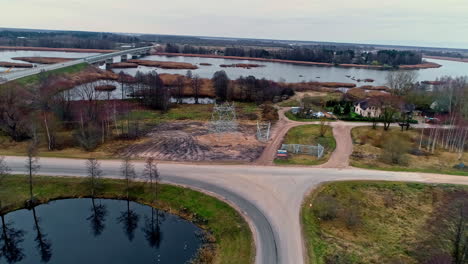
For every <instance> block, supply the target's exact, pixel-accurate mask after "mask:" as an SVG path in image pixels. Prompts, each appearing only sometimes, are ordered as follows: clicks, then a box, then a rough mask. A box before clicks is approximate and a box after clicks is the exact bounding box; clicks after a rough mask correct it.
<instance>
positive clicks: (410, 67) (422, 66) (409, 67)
mask: <svg viewBox="0 0 468 264" xmlns="http://www.w3.org/2000/svg"><path fill="white" fill-rule="evenodd" d="M152 55H159V56H168V57H177V56H181V57H199V58H213V59H228V60H249V61H263V62H277V63H288V64H296V65H305V66H323V67H342V68H361V69H372V70H385V69H386V68H384V67H383V66H377V65H363V64H338V65H335V64H333V63H327V62H311V61H293V60H280V59H265V58H253V57H237V56H221V55H212V54H186V53H168V52H155V53H153V54H152ZM440 67H442V65H440V64H437V63H432V62H427V63H421V64H416V65H401V66H399V69H402V70H417V69H430V68H440Z"/></svg>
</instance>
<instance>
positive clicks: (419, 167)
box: [351, 127, 468, 176]
mask: <svg viewBox="0 0 468 264" xmlns="http://www.w3.org/2000/svg"><path fill="white" fill-rule="evenodd" d="M351 134H352V138H353V142H354V153H353V155H352V156H351V165H352V166H355V167H360V168H369V169H378V170H390V171H409V172H410V171H413V172H425V173H442V174H452V175H466V176H468V171H463V170H458V169H455V168H454V166H455V165H456V164H459V163H461V162H464V163H467V162H468V160H467V158H468V156H467V153H466V152H465V153H463V155H462V156H461V159H459V154H458V153H452V152H448V151H445V150H436V151H435V152H434V153H430V152H427V151H425V152H424V155H414V153H415V152H414V151H416V150H418V149H419V139H420V130H416V129H411V130H409V131H403V132H401V130H400V129H399V128H390V130H389V131H384V130H383V128H381V127H379V128H377V129H372V127H356V128H354V129H353V130H352V131H351ZM390 136H396V137H400V138H402V139H403V140H405V141H406V142H407V145H408V147H409V151H407V153H406V154H405V159H406V162H405V163H406V164H403V165H399V164H389V163H387V162H384V161H383V160H382V159H381V155H382V153H383V145H384V144H385V140H386V139H387V138H388V137H390Z"/></svg>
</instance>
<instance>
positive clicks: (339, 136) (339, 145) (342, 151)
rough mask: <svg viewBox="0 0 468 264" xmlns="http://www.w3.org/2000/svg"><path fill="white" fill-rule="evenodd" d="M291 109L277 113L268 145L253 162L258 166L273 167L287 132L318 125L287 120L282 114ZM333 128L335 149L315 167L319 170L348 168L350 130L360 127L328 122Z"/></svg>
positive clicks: (346, 123)
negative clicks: (277, 116) (305, 126)
mask: <svg viewBox="0 0 468 264" xmlns="http://www.w3.org/2000/svg"><path fill="white" fill-rule="evenodd" d="M290 109H291V108H289V107H284V108H281V109H280V110H279V111H278V114H279V120H278V122H277V123H276V124H275V125H274V127H273V129H272V133H271V139H270V141H269V142H268V145H267V146H266V147H265V150H264V151H263V153H262V155H261V156H260V158H258V159H257V161H256V162H255V163H256V164H258V165H273V160H274V159H275V157H276V151H277V150H278V149H279V147H280V145H281V143H282V142H283V138H284V137H285V136H286V134H287V133H288V131H289V130H290V129H291V128H293V127H296V126H301V125H308V124H316V125H317V124H320V122H319V121H315V122H297V121H292V120H290V119H288V118H287V117H286V116H285V115H284V113H285V112H287V111H289V110H290ZM329 125H330V126H331V127H332V128H333V136H334V137H335V140H336V149H335V151H334V152H333V153H332V155H331V156H330V159H329V160H328V161H327V162H326V163H324V164H322V165H319V166H317V167H320V168H347V167H348V166H349V157H350V156H351V154H352V153H353V141H352V139H351V129H352V128H353V127H355V126H360V125H362V124H359V123H349V122H341V121H337V122H330V124H329Z"/></svg>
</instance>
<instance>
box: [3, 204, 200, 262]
mask: <svg viewBox="0 0 468 264" xmlns="http://www.w3.org/2000/svg"><path fill="white" fill-rule="evenodd" d="M0 224H1V230H0V234H1V236H0V237H1V240H0V263H22V264H23V263H28V264H29V263H30V264H33V263H34V264H38V263H57V264H64V263H66V264H73V263H86V264H94V263H96V264H98V263H99V264H103V263H112V264H119V263H122V264H123V263H126V264H128V263H170V264H172V263H174V264H176V263H186V262H187V261H189V260H190V259H192V257H193V256H194V255H195V254H196V252H197V250H198V249H199V247H200V246H201V244H202V239H201V232H202V230H201V229H199V228H198V227H197V226H195V225H194V224H193V223H191V222H188V221H186V220H183V219H181V218H179V217H177V216H175V215H171V214H168V213H165V212H162V211H158V210H156V209H153V208H151V207H149V206H144V205H141V204H137V203H134V202H127V201H120V200H98V199H95V200H92V199H71V200H59V201H54V202H51V203H49V204H44V205H39V206H37V207H36V208H35V209H34V210H19V211H15V212H11V213H9V214H7V215H5V216H4V221H0ZM5 238H6V239H5Z"/></svg>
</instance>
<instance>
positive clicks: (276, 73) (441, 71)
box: [114, 55, 468, 86]
mask: <svg viewBox="0 0 468 264" xmlns="http://www.w3.org/2000/svg"><path fill="white" fill-rule="evenodd" d="M142 59H145V60H156V61H177V62H188V63H192V64H195V65H197V66H198V67H199V68H198V69H196V70H192V73H193V74H198V75H199V76H200V77H202V78H211V77H212V76H213V73H214V72H216V71H219V70H224V71H226V73H227V74H228V76H229V78H231V79H236V78H238V77H240V76H248V75H253V76H255V77H257V78H266V79H270V80H273V81H280V80H282V79H283V80H285V81H287V82H302V81H319V82H347V83H356V84H357V85H358V86H359V85H366V84H372V85H385V84H386V82H387V81H386V77H387V75H388V72H389V71H384V70H373V69H361V68H341V67H321V66H303V65H295V64H289V63H277V62H259V61H249V60H230V59H218V58H199V57H182V56H176V57H172V56H171V57H168V56H156V55H153V56H147V57H144V58H142ZM426 60H427V61H430V62H435V63H438V64H441V65H442V67H440V68H433V69H421V70H414V71H416V72H417V73H418V80H419V81H433V80H435V79H436V78H438V77H442V76H447V75H448V76H465V75H468V63H463V62H455V61H446V60H434V59H426ZM200 63H209V64H211V66H203V65H200ZM233 63H255V64H261V65H265V67H258V68H251V69H244V68H222V67H220V66H219V65H221V64H233ZM121 70H123V71H124V72H126V73H129V74H132V75H135V73H136V72H137V71H143V72H148V71H153V70H156V71H157V72H158V73H178V74H185V73H186V72H187V70H170V69H156V68H152V67H145V66H139V67H138V68H132V69H115V70H114V71H115V72H120V71H121ZM346 76H351V77H354V78H355V79H356V80H357V79H361V80H363V79H368V78H370V79H374V80H375V82H373V83H364V82H360V83H359V82H357V81H354V80H352V79H351V78H348V77H346ZM317 77H319V78H317Z"/></svg>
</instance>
